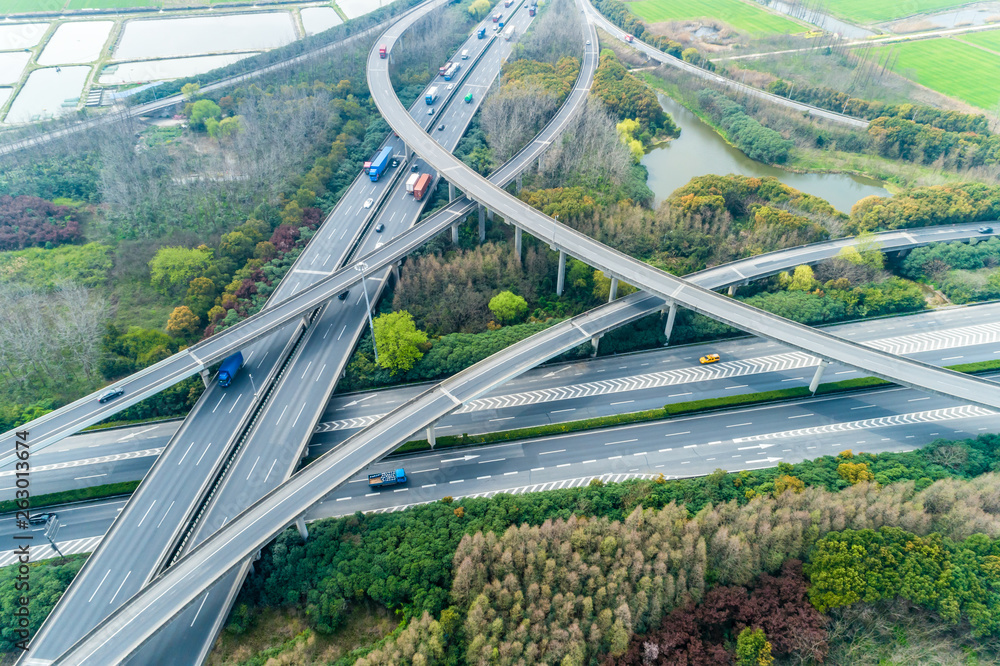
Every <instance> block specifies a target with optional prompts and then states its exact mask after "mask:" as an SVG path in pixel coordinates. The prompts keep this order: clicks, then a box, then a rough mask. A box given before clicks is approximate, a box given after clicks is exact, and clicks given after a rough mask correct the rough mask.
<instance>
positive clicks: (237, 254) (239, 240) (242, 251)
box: [219, 231, 256, 264]
mask: <svg viewBox="0 0 1000 666" xmlns="http://www.w3.org/2000/svg"><path fill="white" fill-rule="evenodd" d="M254 249H256V243H254V241H253V239H252V238H250V237H249V236H247V235H246V234H245V233H243V232H242V231H231V232H229V233H228V234H226V235H224V236H223V237H222V240H221V241H219V254H221V255H222V256H224V257H229V258H230V259H232V260H233V261H235V262H236V263H237V264H242V263H243V262H244V261H246V260H247V259H249V258H250V257H252V256H253V252H254Z"/></svg>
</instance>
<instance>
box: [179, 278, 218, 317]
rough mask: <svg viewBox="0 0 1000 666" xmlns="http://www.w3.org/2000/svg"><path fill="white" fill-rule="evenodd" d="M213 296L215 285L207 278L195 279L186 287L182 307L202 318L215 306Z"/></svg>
mask: <svg viewBox="0 0 1000 666" xmlns="http://www.w3.org/2000/svg"><path fill="white" fill-rule="evenodd" d="M215 296H216V290H215V283H214V282H212V281H211V280H210V279H208V278H207V277H196V278H195V279H193V280H191V284H189V285H188V290H187V296H186V297H185V299H184V305H186V306H188V307H189V308H191V311H192V312H194V313H195V315H196V316H197V317H199V318H204V317H205V316H206V315H207V314H208V310H209V308H211V307H212V306H213V305H214V304H215Z"/></svg>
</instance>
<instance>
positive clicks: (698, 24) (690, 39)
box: [649, 18, 746, 53]
mask: <svg viewBox="0 0 1000 666" xmlns="http://www.w3.org/2000/svg"><path fill="white" fill-rule="evenodd" d="M649 30H650V31H652V33H653V34H654V35H663V36H665V37H669V38H670V39H672V40H674V41H675V42H680V43H681V44H683V45H684V47H685V48H687V47H689V46H693V47H695V48H696V49H698V50H699V51H707V52H709V53H718V52H720V51H728V50H730V49H732V48H734V47H736V46H742V45H745V44H746V38H745V37H744V36H742V35H740V33H738V32H736V31H735V30H733V29H732V27H730V26H729V25H728V24H726V23H723V22H722V21H718V20H716V19H712V18H701V19H692V20H688V21H663V22H660V23H653V24H651V25H649Z"/></svg>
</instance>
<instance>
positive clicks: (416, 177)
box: [406, 173, 420, 194]
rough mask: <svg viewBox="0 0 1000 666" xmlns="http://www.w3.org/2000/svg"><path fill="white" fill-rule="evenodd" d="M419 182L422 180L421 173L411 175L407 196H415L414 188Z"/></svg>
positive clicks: (407, 185)
mask: <svg viewBox="0 0 1000 666" xmlns="http://www.w3.org/2000/svg"><path fill="white" fill-rule="evenodd" d="M418 180H420V174H419V173H411V174H410V177H409V178H407V179H406V193H407V194H413V187H414V185H416V184H417V181H418Z"/></svg>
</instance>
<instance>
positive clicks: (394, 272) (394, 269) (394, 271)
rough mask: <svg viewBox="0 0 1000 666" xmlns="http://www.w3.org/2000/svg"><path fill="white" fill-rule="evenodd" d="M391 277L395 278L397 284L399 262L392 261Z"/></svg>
mask: <svg viewBox="0 0 1000 666" xmlns="http://www.w3.org/2000/svg"><path fill="white" fill-rule="evenodd" d="M392 277H393V278H394V279H395V280H396V284H399V262H398V261H397V262H394V263H393V264H392Z"/></svg>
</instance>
